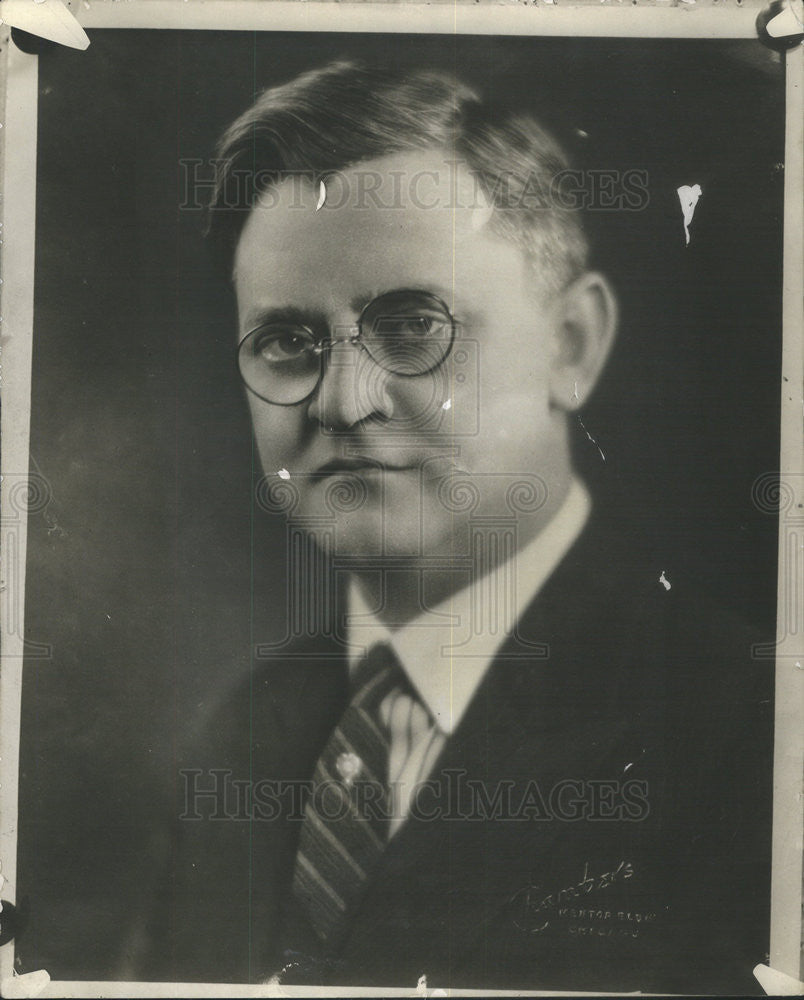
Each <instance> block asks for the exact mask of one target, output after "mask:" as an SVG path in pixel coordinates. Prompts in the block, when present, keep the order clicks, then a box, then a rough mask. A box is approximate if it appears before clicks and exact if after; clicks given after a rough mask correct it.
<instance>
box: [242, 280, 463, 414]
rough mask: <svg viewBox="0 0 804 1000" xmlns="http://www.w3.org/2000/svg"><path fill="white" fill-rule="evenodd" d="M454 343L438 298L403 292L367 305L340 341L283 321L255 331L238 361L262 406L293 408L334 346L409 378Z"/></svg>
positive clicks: (451, 323)
mask: <svg viewBox="0 0 804 1000" xmlns="http://www.w3.org/2000/svg"><path fill="white" fill-rule="evenodd" d="M454 339H455V320H454V319H453V318H452V314H451V313H450V311H449V309H448V308H447V306H446V305H445V304H444V303H443V302H442V301H441V299H440V298H438V296H437V295H432V294H431V293H430V292H423V291H416V290H408V289H402V290H399V291H393V292H386V293H384V294H383V295H380V296H378V297H377V298H376V299H372V301H371V302H369V303H368V305H366V306H365V308H364V309H363V311H362V312H361V313H360V317H359V319H358V321H357V323H356V325H355V326H350V327H347V328H346V330H345V333H344V335H343V336H335V337H320V336H316V335H315V334H314V333H313V331H312V330H311V329H310V328H309V327H307V326H304V325H302V324H300V323H296V322H292V321H286V320H279V321H273V322H270V323H265V324H263V325H262V326H258V327H257V328H256V329H255V330H252V331H251V332H250V333H248V334H247V335H246V337H245V338H244V339H243V340H242V342H241V343H240V346H239V348H238V352H237V360H238V366H239V368H240V375H241V377H242V379H243V381H244V382H245V384H246V386H247V388H248V389H249V390H250V391H251V392H253V393H254V394H255V395H256V396H259V397H260V399H264V400H265V401H266V402H267V403H275V404H277V405H279V406H293V405H295V404H297V403H302V402H304V400H305V399H307V398H308V397H310V396H312V395H313V393H314V392H315V391H316V390H317V389H318V386H319V385H320V383H321V379H322V378H323V376H324V371H325V370H326V356H327V353H328V352H329V351H330V350H331V349H332V348H333V347H334V345H335V344H337V343H341V342H343V343H348V344H353V345H355V346H356V347H358V348H360V349H361V350H363V351H365V352H366V354H367V355H368V356H369V357H370V358H371V360H372V361H373V362H374V363H375V364H377V365H379V366H380V368H383V369H384V370H385V371H388V372H391V373H392V374H394V375H398V376H400V377H402V378H412V377H415V376H418V375H426V374H427V372H431V371H433V369H435V368H437V367H438V366H439V365H440V364H443V362H444V361H445V360H446V358H447V355H448V354H449V352H450V350H451V349H452V342H453V340H454Z"/></svg>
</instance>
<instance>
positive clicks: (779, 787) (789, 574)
mask: <svg viewBox="0 0 804 1000" xmlns="http://www.w3.org/2000/svg"><path fill="white" fill-rule="evenodd" d="M601 2H602V3H603V4H604V5H603V6H601ZM693 2H694V0H693ZM534 3H535V0H534ZM68 6H69V7H70V8H71V9H72V10H73V12H74V13H75V17H76V19H77V20H78V21H79V22H80V24H81V25H82V27H85V28H90V29H91V28H115V29H118V28H119V29H123V30H124V29H128V28H150V29H155V30H159V29H175V30H199V29H200V30H219V31H223V30H225V31H243V30H253V31H311V32H313V31H336V32H337V31H341V32H358V31H363V32H366V31H369V32H394V31H399V32H402V31H404V32H412V33H460V34H464V33H474V34H494V35H534V36H548V35H549V36H562V35H574V36H583V37H652V38H656V37H674V38H689V39H696V38H756V36H757V32H756V27H755V21H756V16H757V12H758V11H759V10H760V9H761V6H759V5H751V6H748V5H743V6H741V7H736V6H734V5H733V4H729V5H726V4H719V5H717V6H711V7H709V6H707V7H704V6H702V5H698V6H696V7H693V6H685V5H682V6H678V7H672V8H670V7H668V6H661V7H659V6H656V7H646V6H639V7H630V6H629V7H625V6H622V7H619V6H618V7H612V6H609V5H608V4H606V0H600V2H597V3H596V4H595V6H591V4H588V3H586V2H583V0H581V2H572V0H570V2H569V3H567V2H564V3H562V6H561V7H560V8H559V7H558V6H556V5H555V4H554V3H552V2H550V3H549V6H545V5H544V4H541V3H540V4H539V5H538V6H523V5H520V4H517V3H512V4H508V5H506V6H491V5H479V6H478V5H474V4H473V5H471V6H469V5H462V4H456V5H453V4H447V3H443V4H441V3H436V4H434V5H424V4H418V3H412V4H408V3H402V4H385V3H348V4H340V3H335V2H331V0H323V2H314V3H299V2H290V3H289V2H284V0H277V2H270V3H266V2H265V0H127V2H126V3H112V2H110V0H92V3H89V2H86V0H85V2H84V3H83V4H79V3H71V4H68ZM9 35H10V33H9V29H8V27H7V26H6V25H2V26H0V46H1V47H2V58H3V59H4V61H5V66H4V67H3V68H4V69H5V82H6V86H5V95H4V99H5V113H4V116H3V119H2V125H3V128H2V130H0V143H2V167H3V201H2V205H3V215H2V229H1V230H0V240H1V241H2V262H3V268H2V276H3V282H2V287H0V302H1V303H2V309H1V310H0V316H1V317H2V318H1V319H0V322H2V327H0V329H1V330H2V341H1V342H2V357H1V359H0V360H1V361H2V369H1V373H2V401H3V407H2V446H3V447H2V473H3V474H2V495H1V496H0V503H1V505H2V506H1V507H0V510H1V511H2V518H1V519H0V527H1V529H2V539H1V542H2V556H1V559H2V562H1V564H0V578H1V579H2V590H1V591H0V619H1V620H0V636H2V650H1V659H0V665H1V666H2V671H1V672H0V864H2V868H0V886H3V882H4V886H3V892H2V895H3V899H5V900H8V901H9V902H11V903H12V904H13V902H14V896H15V884H16V846H17V845H16V830H17V795H18V766H19V729H20V711H21V694H22V662H23V655H24V652H25V639H24V628H23V622H24V596H25V559H26V539H27V513H28V512H29V511H30V510H31V509H33V507H34V505H35V504H36V503H37V502H38V501H39V499H41V498H40V497H39V496H38V494H39V492H40V490H41V485H39V484H37V483H35V482H34V481H33V480H32V478H31V476H30V473H29V433H30V400H31V358H32V340H33V311H34V249H35V207H36V143H37V85H38V73H37V67H38V57H37V56H35V55H27V54H25V53H23V52H22V51H20V49H18V48H17V46H16V45H15V44H14V43H13V42H12V41H11V40H10V37H9ZM759 44H761V43H760V41H759V40H757V45H759ZM783 58H784V60H785V63H786V71H785V74H786V75H785V80H786V82H785V91H786V109H785V112H786V131H785V182H784V206H785V207H784V263H783V269H784V275H783V282H784V285H783V287H784V290H783V304H782V305H783V344H782V373H783V376H784V379H786V381H785V382H783V386H784V389H783V391H782V389H781V388H780V395H781V448H780V458H779V463H780V464H779V470H780V472H779V478H778V483H775V484H774V485H773V486H772V487H771V489H772V490H774V491H775V492H774V497H776V495H777V494H778V507H779V514H778V516H779V549H778V551H779V570H778V589H777V636H778V638H777V640H776V644H775V660H776V668H775V678H776V694H775V740H774V806H773V848H772V849H773V854H772V879H771V927H770V931H771V944H770V967H771V969H772V970H777V971H778V972H780V973H782V974H784V975H787V976H790V977H792V978H793V979H794V980H797V979H800V978H801V976H802V972H801V964H800V963H801V943H802V916H801V914H802V822H803V820H804V796H802V768H803V767H804V648H802V635H804V626H803V625H802V615H804V611H803V610H802V603H804V602H802V601H801V595H802V593H804V580H803V579H802V578H803V577H804V457H802V448H801V415H802V399H801V395H800V392H801V380H802V371H803V370H804V354H803V353H802V343H803V341H804V302H803V300H804V251H803V249H802V247H803V240H802V231H803V230H804V196H803V194H802V178H803V177H804V45H801V44H800V45H799V46H798V47H797V48H793V49H791V50H789V51H788V52H787V53H786V54H785V55H784V57H783ZM791 389H792V395H791ZM2 919H3V917H2V914H1V913H0V922H2ZM36 975H38V974H37V973H31V974H29V976H36ZM27 978H28V977H26V976H22V977H17V976H16V973H15V971H14V943H13V941H11V942H9V943H8V944H6V945H5V946H3V947H2V949H0V981H2V986H0V995H3V996H11V995H19V996H23V995H24V996H32V995H40V996H43V997H44V996H52V997H56V996H62V997H100V996H106V997H124V996H129V997H139V996H153V997H158V996H209V995H215V996H244V997H249V996H271V995H276V996H295V995H299V996H301V995H310V993H309V987H307V988H305V987H290V986H270V985H263V986H246V985H242V986H241V985H225V984H198V983H190V984H177V983H150V982H146V983H125V982H108V981H107V982H80V981H79V982H62V981H58V982H50V983H49V984H48V985H46V986H45V987H44V988H43V989H40V990H36V991H35V993H31V992H26V987H25V986H24V985H23V983H22V980H24V979H27ZM377 992H378V991H377V989H374V988H360V989H355V988H353V989H348V990H347V989H338V988H323V987H322V988H320V989H317V990H316V993H317V995H321V996H346V995H363V996H371V995H376V994H377ZM382 993H383V994H384V995H388V996H410V995H416V990H415V988H411V989H393V988H383V989H382ZM461 995H467V996H468V995H472V993H470V992H468V991H461ZM475 995H478V996H480V995H486V996H487V995H489V991H487V990H483V991H480V990H478V991H476V994H475ZM495 995H500V996H505V995H510V996H522V995H533V996H538V995H556V994H555V993H550V994H546V993H544V992H543V991H533V992H532V993H531V992H528V993H523V992H522V991H516V992H515V991H500V992H499V993H497V992H495ZM560 995H587V996H590V995H606V994H588V993H587V994H579V993H565V994H560Z"/></svg>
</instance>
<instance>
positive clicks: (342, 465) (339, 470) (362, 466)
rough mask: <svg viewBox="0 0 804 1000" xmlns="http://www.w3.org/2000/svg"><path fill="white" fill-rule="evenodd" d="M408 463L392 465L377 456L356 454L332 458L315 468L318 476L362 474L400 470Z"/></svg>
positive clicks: (404, 468) (406, 466) (407, 466)
mask: <svg viewBox="0 0 804 1000" xmlns="http://www.w3.org/2000/svg"><path fill="white" fill-rule="evenodd" d="M410 468H411V466H409V465H393V464H391V463H390V462H383V461H381V460H380V459H377V458H366V457H363V456H357V457H355V458H333V459H331V460H330V461H329V462H325V463H324V464H323V465H322V466H319V468H318V469H317V470H316V475H318V476H337V475H348V474H349V473H353V474H362V473H366V472H401V471H403V470H406V469H410Z"/></svg>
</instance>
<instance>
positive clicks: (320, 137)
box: [209, 62, 588, 288]
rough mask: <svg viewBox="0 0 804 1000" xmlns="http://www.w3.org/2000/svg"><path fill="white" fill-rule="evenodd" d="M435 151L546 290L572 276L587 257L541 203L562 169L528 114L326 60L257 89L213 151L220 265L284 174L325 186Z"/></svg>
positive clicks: (573, 221) (548, 203) (453, 89)
mask: <svg viewBox="0 0 804 1000" xmlns="http://www.w3.org/2000/svg"><path fill="white" fill-rule="evenodd" d="M432 149H443V150H445V151H446V152H447V153H448V155H450V156H451V157H453V158H455V159H457V160H463V161H464V162H465V163H466V164H467V166H468V167H469V169H470V170H471V172H472V173H473V174H474V176H475V178H476V181H477V182H478V183H479V184H480V186H481V189H482V190H483V193H484V195H485V197H486V199H487V200H488V202H489V203H490V204H491V205H492V206H493V211H492V214H491V218H490V221H489V225H490V228H491V229H492V230H493V231H494V232H496V233H497V234H499V235H500V236H502V237H504V238H506V239H508V240H510V241H512V242H513V243H515V244H516V245H517V246H518V247H519V248H520V249H521V250H522V251H523V252H524V253H525V254H526V256H527V257H528V258H529V259H530V261H531V262H532V264H533V266H534V269H535V273H536V275H537V276H538V277H540V278H541V279H543V280H544V282H545V283H546V285H547V286H548V287H553V288H560V287H561V286H563V285H564V284H566V283H567V282H568V281H571V280H572V279H573V278H574V277H576V276H577V275H578V274H580V273H581V272H582V271H583V269H584V268H585V266H586V258H587V253H588V247H587V241H586V237H585V235H584V232H583V229H582V226H581V221H580V218H579V212H578V211H577V210H574V211H573V210H567V209H566V208H562V207H561V206H560V205H557V204H556V203H555V199H554V198H553V197H550V192H551V184H552V182H553V180H554V178H556V176H557V175H559V174H560V173H561V172H562V171H564V170H566V169H567V168H568V166H569V163H568V160H567V157H566V156H565V154H564V152H563V150H562V149H561V147H560V146H559V145H558V143H557V142H556V140H555V139H554V138H553V137H552V136H551V135H550V134H549V133H548V132H547V131H545V129H544V128H542V127H541V126H540V125H539V124H538V123H537V122H536V121H535V120H534V119H533V118H532V117H530V116H529V115H526V114H511V113H507V114H504V115H502V116H499V117H498V116H495V114H494V109H493V108H491V107H489V106H488V105H486V104H484V103H483V102H482V101H481V99H480V97H479V96H478V95H477V93H476V92H475V91H474V90H472V89H471V88H470V87H468V86H466V85H465V84H463V83H461V82H460V81H458V80H457V79H455V78H453V77H450V76H448V75H446V74H443V73H440V72H430V71H421V70H420V71H416V72H412V73H409V74H407V75H404V76H400V75H398V74H392V73H389V72H385V71H382V70H378V69H373V68H368V67H366V66H363V65H360V64H358V63H354V62H334V63H330V64H329V65H326V66H324V67H322V68H320V69H316V70H313V71H311V72H307V73H303V74H302V75H301V76H298V77H296V78H295V79H294V80H291V81H290V82H289V83H285V84H282V85H281V86H277V87H271V88H270V89H268V90H265V91H263V93H262V94H260V96H259V97H258V98H257V100H256V101H255V102H254V104H253V105H252V106H251V107H250V108H249V109H248V110H247V111H246V112H245V113H244V114H242V115H241V116H240V117H239V118H238V119H237V120H236V121H235V122H233V123H232V125H231V126H230V127H229V128H228V129H227V130H226V132H225V133H224V134H223V136H222V137H221V139H220V142H219V143H218V147H217V151H216V178H215V188H214V193H213V196H212V200H211V203H210V206H209V207H210V215H209V232H210V234H211V236H212V237H213V238H214V239H215V240H216V242H218V243H219V245H220V246H221V248H222V249H223V250H224V251H225V253H226V255H227V258H228V260H229V261H230V262H231V257H232V255H233V253H234V250H235V248H236V245H237V241H238V239H239V236H240V232H241V230H242V227H243V225H244V223H245V220H246V217H247V215H248V210H249V209H250V208H251V206H252V205H254V203H255V202H256V200H257V199H258V198H259V196H260V194H262V193H263V192H264V191H266V190H267V189H269V188H270V187H271V186H272V185H275V184H276V183H278V182H279V180H280V179H282V178H283V177H287V176H289V175H296V174H304V175H307V176H311V177H319V178H323V177H325V176H326V175H327V174H331V173H333V172H336V171H340V170H344V169H346V168H348V167H353V166H354V165H355V164H358V163H361V162H363V161H365V160H370V159H375V158H379V157H382V156H387V155H389V154H392V153H406V152H413V151H417V150H418V151H420V150H432Z"/></svg>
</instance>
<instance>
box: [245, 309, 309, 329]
mask: <svg viewBox="0 0 804 1000" xmlns="http://www.w3.org/2000/svg"><path fill="white" fill-rule="evenodd" d="M268 323H297V324H298V325H299V326H309V327H310V328H311V329H321V328H322V327H325V326H326V325H327V319H326V316H324V314H323V313H322V312H321V311H320V310H317V309H301V308H299V306H291V305H285V306H266V307H264V308H258V309H254V310H252V311H251V312H249V313H247V315H246V318H245V320H244V322H243V327H244V329H245V331H246V332H248V331H249V330H256V329H257V327H260V326H265V325H266V324H268Z"/></svg>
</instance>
